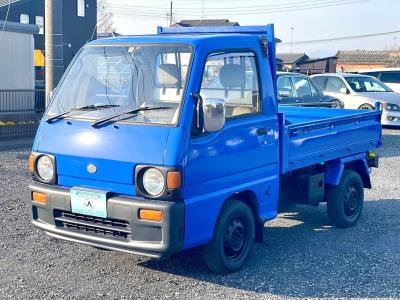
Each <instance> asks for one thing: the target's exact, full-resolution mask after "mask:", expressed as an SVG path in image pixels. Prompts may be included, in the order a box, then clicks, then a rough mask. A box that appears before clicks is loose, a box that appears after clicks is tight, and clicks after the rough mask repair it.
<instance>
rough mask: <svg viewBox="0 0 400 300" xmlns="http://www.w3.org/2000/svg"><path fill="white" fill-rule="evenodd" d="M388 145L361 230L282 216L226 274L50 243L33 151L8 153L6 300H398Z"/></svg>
mask: <svg viewBox="0 0 400 300" xmlns="http://www.w3.org/2000/svg"><path fill="white" fill-rule="evenodd" d="M383 141H384V145H383V147H382V148H381V149H380V151H379V152H380V155H381V160H380V163H381V165H380V168H379V169H374V171H373V175H372V182H373V186H374V187H373V189H372V190H370V191H366V199H367V201H366V203H365V207H364V214H363V216H362V219H361V220H360V222H359V223H358V225H357V226H355V227H353V228H349V229H344V230H343V229H336V228H333V227H331V226H330V225H329V221H328V218H327V214H326V209H325V206H322V205H321V206H320V207H318V208H313V207H300V208H299V209H298V212H296V213H288V214H281V215H280V216H279V218H277V219H275V220H274V221H271V222H269V223H267V224H266V226H265V233H266V241H265V242H264V244H262V245H256V246H255V248H254V250H253V252H252V255H251V257H250V259H249V261H248V263H247V265H246V266H245V268H244V269H243V270H242V271H240V272H238V273H235V274H231V275H227V276H221V275H214V274H211V273H210V272H209V271H208V270H207V269H206V267H205V266H204V264H203V262H202V259H201V256H200V254H199V252H198V251H197V250H194V251H189V252H185V253H182V254H179V255H176V256H174V257H172V258H170V259H162V260H154V259H149V258H145V257H140V256H135V255H129V254H124V253H118V252H108V251H102V250H97V249H94V248H91V247H89V246H85V245H80V244H76V243H69V242H65V241H60V240H56V239H54V238H50V237H48V236H46V235H45V234H44V233H43V232H41V231H39V230H37V229H35V228H33V227H32V226H31V225H30V221H29V218H30V201H29V198H28V196H29V195H28V191H27V186H28V184H29V180H30V179H29V174H28V172H27V168H26V158H27V155H28V151H29V150H28V149H21V150H18V151H3V152H0V182H1V188H2V193H1V195H0V211H1V215H0V222H1V224H0V236H1V239H0V298H1V299H27V298H29V299H53V298H54V299H59V298H66V299H85V298H86V299H139V298H140V299H159V298H182V299H189V298H199V299H244V298H247V299H254V298H260V299H261V298H274V299H283V298H297V297H305V298H400V233H399V232H400V189H399V188H398V187H397V186H396V184H398V183H399V178H400V131H399V130H388V129H386V130H384V136H383Z"/></svg>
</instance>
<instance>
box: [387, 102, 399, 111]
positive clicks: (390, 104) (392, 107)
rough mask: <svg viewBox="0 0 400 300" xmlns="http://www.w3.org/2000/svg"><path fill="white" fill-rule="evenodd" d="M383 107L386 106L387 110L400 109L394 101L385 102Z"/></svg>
mask: <svg viewBox="0 0 400 300" xmlns="http://www.w3.org/2000/svg"><path fill="white" fill-rule="evenodd" d="M383 108H385V109H386V110H400V106H398V105H397V104H393V103H385V104H383Z"/></svg>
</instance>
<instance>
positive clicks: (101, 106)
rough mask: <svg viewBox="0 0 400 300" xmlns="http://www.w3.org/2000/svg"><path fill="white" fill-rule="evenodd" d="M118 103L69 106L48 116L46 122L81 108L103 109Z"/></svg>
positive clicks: (116, 105)
mask: <svg viewBox="0 0 400 300" xmlns="http://www.w3.org/2000/svg"><path fill="white" fill-rule="evenodd" d="M118 106H119V105H118V104H101V105H95V104H90V105H85V106H81V107H74V108H71V109H69V110H67V111H64V112H62V113H59V114H56V115H54V116H51V117H48V118H47V119H46V122H51V121H53V120H55V119H60V118H64V117H65V116H66V115H68V114H69V113H71V112H74V111H81V110H97V109H103V108H111V107H118Z"/></svg>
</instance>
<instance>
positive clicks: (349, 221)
mask: <svg viewBox="0 0 400 300" xmlns="http://www.w3.org/2000/svg"><path fill="white" fill-rule="evenodd" d="M326 202H327V208H328V216H329V219H330V220H331V222H332V223H333V225H335V226H336V227H342V228H345V227H350V226H353V225H354V224H355V223H357V221H358V219H359V218H360V216H361V212H362V209H363V206H364V185H363V182H362V180H361V177H360V175H359V174H358V173H357V172H354V171H352V170H344V171H343V175H342V178H341V180H340V184H339V185H338V186H329V187H328V188H327V191H326Z"/></svg>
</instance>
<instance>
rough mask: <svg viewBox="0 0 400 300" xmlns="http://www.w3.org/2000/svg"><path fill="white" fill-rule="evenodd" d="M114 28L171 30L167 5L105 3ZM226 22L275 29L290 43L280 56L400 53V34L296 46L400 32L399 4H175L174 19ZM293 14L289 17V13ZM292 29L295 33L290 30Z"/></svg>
mask: <svg viewBox="0 0 400 300" xmlns="http://www.w3.org/2000/svg"><path fill="white" fill-rule="evenodd" d="M104 1H105V2H106V9H107V10H108V11H109V12H112V13H113V15H114V17H113V21H114V26H115V28H116V30H117V32H120V33H122V34H141V33H155V32H156V27H157V25H163V26H165V25H167V21H166V18H167V16H166V14H167V13H169V6H170V1H168V0H146V1H142V0H104ZM203 3H204V18H207V19H208V18H211V19H216V18H227V19H229V20H230V21H237V22H239V23H240V25H262V24H266V23H274V24H275V33H276V36H277V37H278V38H280V39H282V40H283V42H286V43H285V44H284V45H283V44H282V45H280V46H278V51H279V52H290V40H291V32H293V50H292V51H293V52H306V53H307V54H309V55H310V56H311V57H322V56H328V55H333V54H335V53H336V52H337V51H338V50H352V49H369V50H385V49H392V48H393V47H397V48H400V34H391V35H385V36H375V37H368V38H358V39H349V40H342V41H331V42H323V43H307V44H298V45H297V44H296V42H298V41H305V40H306V41H308V40H318V39H326V38H335V37H346V36H355V35H365V34H374V33H382V32H391V31H397V30H400V0H308V1H306V0H268V1H266V0H247V1H243V0H236V1H235V0H204V2H203V1H201V0H175V1H173V12H174V13H173V16H174V18H175V19H177V20H180V19H201V18H202V12H203ZM288 10H289V11H288ZM291 28H293V31H292V30H291Z"/></svg>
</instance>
